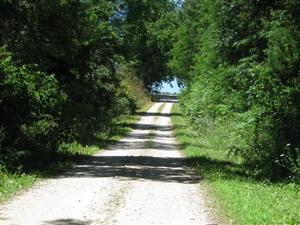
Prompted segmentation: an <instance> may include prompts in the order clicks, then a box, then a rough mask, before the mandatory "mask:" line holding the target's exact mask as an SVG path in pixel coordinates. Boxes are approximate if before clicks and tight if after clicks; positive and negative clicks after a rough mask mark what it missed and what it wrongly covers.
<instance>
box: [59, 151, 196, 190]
mask: <svg viewBox="0 0 300 225" xmlns="http://www.w3.org/2000/svg"><path fill="white" fill-rule="evenodd" d="M70 177H82V178H85V177H118V178H120V177H123V178H126V179H128V180H137V179H141V180H153V181H160V182H179V183H187V184H191V183H197V182H199V179H200V178H199V177H198V175H197V174H196V172H195V171H194V170H193V169H192V168H190V167H189V166H188V165H187V160H186V159H183V158H161V157H151V156H91V157H89V158H88V159H86V160H84V162H82V163H80V164H78V165H76V166H75V167H74V168H73V169H72V170H70V171H68V172H65V173H63V174H62V175H60V176H58V178H70Z"/></svg>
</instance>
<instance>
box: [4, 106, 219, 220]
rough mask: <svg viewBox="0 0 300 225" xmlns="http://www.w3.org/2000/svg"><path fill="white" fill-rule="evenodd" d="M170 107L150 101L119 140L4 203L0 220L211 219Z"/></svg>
mask: <svg viewBox="0 0 300 225" xmlns="http://www.w3.org/2000/svg"><path fill="white" fill-rule="evenodd" d="M162 104H163V110H162V112H160V113H159V112H158V109H159V107H160V106H161V105H162ZM172 105H173V103H172V101H171V100H168V101H164V102H157V103H155V104H154V105H153V106H152V107H151V108H150V109H149V110H148V112H147V113H145V115H144V116H142V118H141V119H140V121H139V122H138V123H137V125H136V127H135V128H134V129H133V131H132V132H131V133H130V134H129V135H127V136H126V137H125V138H123V139H122V140H121V141H120V142H118V143H116V144H114V145H112V146H110V147H108V148H107V149H106V150H104V151H101V152H99V153H98V154H96V155H94V156H91V157H89V158H88V159H86V160H84V161H83V162H81V163H80V164H77V165H75V166H74V167H73V168H71V169H70V170H69V171H67V172H65V173H63V174H60V175H59V176H57V177H55V178H51V179H47V180H45V181H42V182H39V183H38V184H36V185H35V186H34V187H33V188H30V189H28V190H27V191H25V192H23V193H22V194H20V195H18V196H16V197H15V198H13V199H12V200H10V201H8V202H6V203H4V204H2V205H1V206H0V207H1V208H0V210H1V211H0V224H1V225H4V224H11V225H13V224H18V225H19V224H22V225H23V224H34V225H38V224H42V225H50V224H59V225H75V224H76V225H77V224H78V225H79V224H203V225H207V224H217V222H216V221H214V217H213V216H212V215H213V212H212V211H213V210H212V209H210V208H209V207H208V205H207V194H206V191H205V189H204V188H203V185H202V184H201V179H199V177H198V176H197V175H196V173H195V171H194V170H193V169H192V168H190V167H189V166H187V164H186V161H185V159H184V157H183V156H182V154H181V153H180V151H179V147H178V145H177V144H176V141H175V138H174V136H173V134H172V125H171V120H170V112H171V108H172Z"/></svg>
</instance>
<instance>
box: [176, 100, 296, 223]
mask: <svg viewBox="0 0 300 225" xmlns="http://www.w3.org/2000/svg"><path fill="white" fill-rule="evenodd" d="M172 122H173V124H174V133H175V135H176V138H177V140H178V142H179V143H180V144H181V147H182V149H183V152H184V154H185V155H186V156H187V158H189V159H190V161H191V163H192V164H193V165H194V166H195V167H196V168H197V170H198V172H199V174H200V176H201V177H202V179H203V180H204V182H206V183H207V184H208V186H209V187H210V189H211V192H212V198H213V199H215V200H216V201H217V203H218V205H219V209H218V211H219V214H220V215H221V217H222V216H223V217H224V218H226V217H227V218H230V219H231V220H232V221H231V222H230V223H231V224H240V225H250V224H251V225H252V224H257V225H274V224H276V225H277V224H278V225H279V224H287V225H296V224H298V225H299V224H300V210H299V209H300V188H299V185H297V184H294V183H271V182H269V181H262V180H260V181H259V180H256V179H255V178H252V177H249V175H247V174H246V173H245V172H244V170H243V167H242V166H241V164H240V160H237V159H233V158H228V157H227V154H226V151H225V149H226V148H225V146H222V143H224V140H218V139H222V137H221V136H217V135H213V136H212V135H209V133H207V134H201V133H199V132H198V131H195V130H193V129H192V126H190V125H189V124H188V122H187V120H186V119H185V118H184V117H183V115H182V113H181V109H180V106H179V105H178V104H175V105H174V107H173V109H172ZM215 143H219V144H218V145H216V144H215ZM216 146H218V147H216Z"/></svg>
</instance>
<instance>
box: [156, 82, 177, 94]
mask: <svg viewBox="0 0 300 225" xmlns="http://www.w3.org/2000/svg"><path fill="white" fill-rule="evenodd" d="M172 86H173V87H172ZM160 91H161V92H170V93H174V92H176V93H179V92H180V88H179V87H178V85H177V81H176V80H173V81H172V82H171V84H170V83H166V82H163V83H162V88H161V89H160Z"/></svg>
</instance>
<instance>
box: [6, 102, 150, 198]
mask: <svg viewBox="0 0 300 225" xmlns="http://www.w3.org/2000/svg"><path fill="white" fill-rule="evenodd" d="M152 104H153V103H151V102H149V103H147V104H145V105H144V106H143V107H142V108H141V109H140V110H138V112H137V114H135V115H122V116H120V117H117V118H116V119H115V120H114V121H113V124H112V131H111V132H110V136H107V134H106V133H103V135H102V137H101V139H100V140H98V141H97V142H95V143H91V144H82V143H79V142H72V143H68V144H64V145H62V146H61V149H60V151H59V154H57V155H55V157H53V159H51V160H50V161H49V162H48V164H47V166H39V167H36V168H32V169H23V168H20V170H19V172H8V171H5V170H4V171H2V170H1V168H0V202H3V201H5V200H7V199H9V198H10V197H12V196H13V195H15V194H16V193H18V192H19V191H21V190H24V189H26V188H29V187H31V186H32V185H33V184H34V183H35V182H37V181H39V180H41V179H45V178H47V177H51V176H53V175H55V174H57V173H58V172H60V171H61V170H64V169H67V168H68V167H69V166H71V165H72V164H74V163H76V162H78V161H80V160H82V159H83V158H84V157H87V156H90V155H93V154H95V153H96V152H98V151H99V150H101V149H102V148H104V147H105V146H107V145H108V144H111V143H113V142H115V141H118V140H120V139H121V138H122V137H123V136H124V135H126V134H127V133H128V132H129V131H131V129H132V125H133V124H135V123H136V122H137V121H138V120H139V118H140V117H141V115H142V113H143V112H146V111H147V110H148V109H149V108H150V107H151V106H152ZM99 135H100V136H101V134H99Z"/></svg>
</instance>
